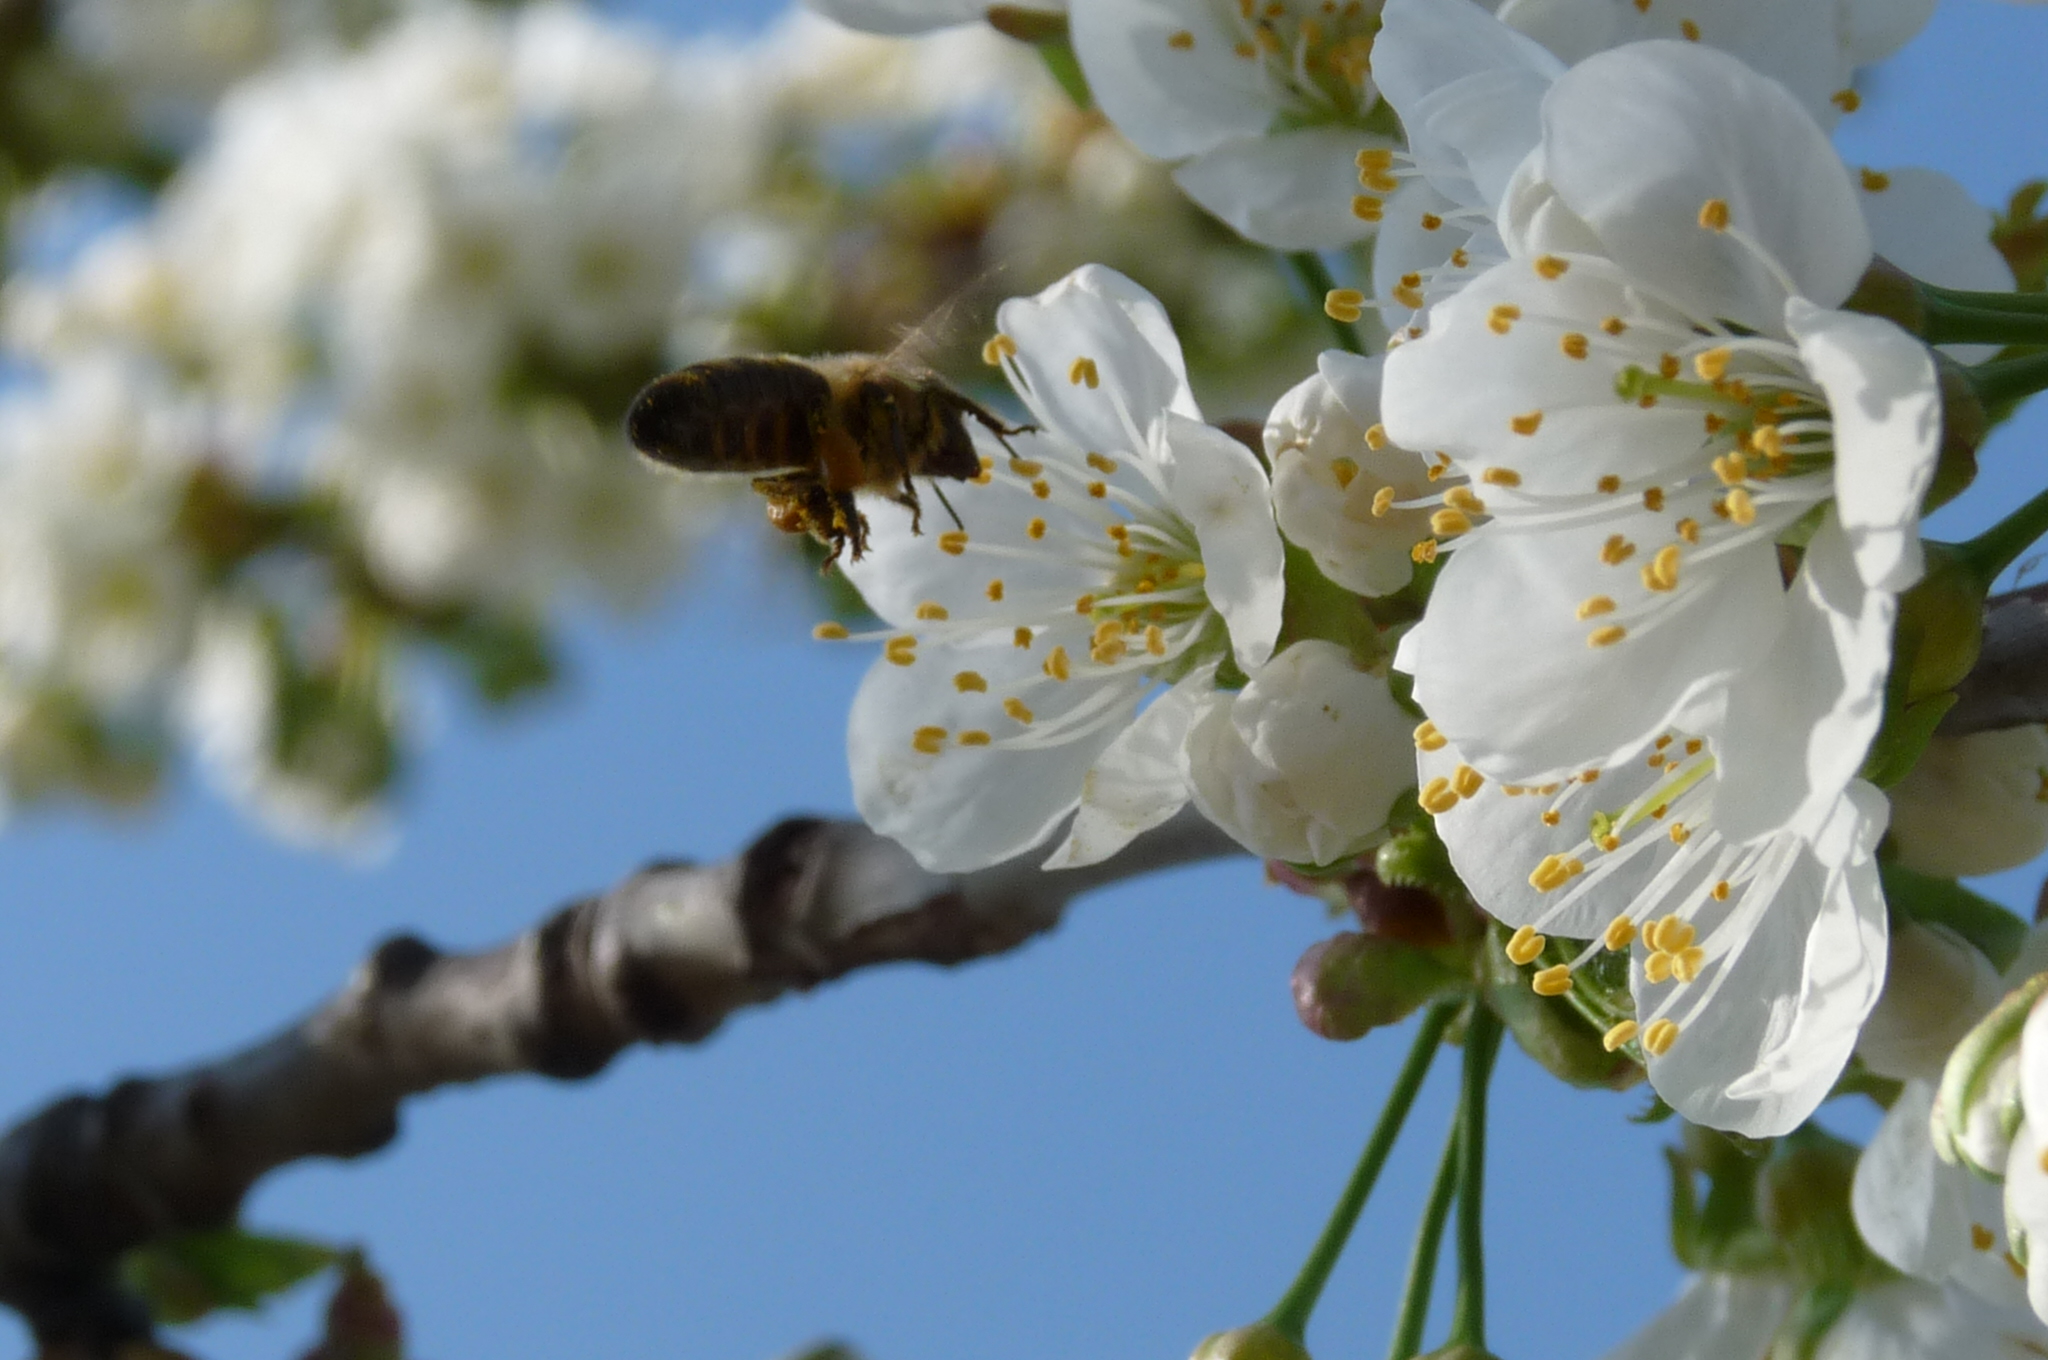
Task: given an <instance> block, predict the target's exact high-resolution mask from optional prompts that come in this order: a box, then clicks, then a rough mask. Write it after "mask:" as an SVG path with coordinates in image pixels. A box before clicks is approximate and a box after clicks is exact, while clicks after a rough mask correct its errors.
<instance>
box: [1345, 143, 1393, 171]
mask: <svg viewBox="0 0 2048 1360" xmlns="http://www.w3.org/2000/svg"><path fill="white" fill-rule="evenodd" d="M1352 160H1353V163H1354V164H1356V165H1357V166H1358V168H1359V170H1361V171H1386V170H1391V169H1393V168H1394V153H1393V152H1392V151H1391V150H1390V149H1388V148H1387V147H1384V146H1369V147H1367V148H1365V149H1364V150H1363V151H1361V152H1359V153H1358V155H1356V156H1355V157H1353V158H1352Z"/></svg>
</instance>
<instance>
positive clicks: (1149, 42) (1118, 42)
mask: <svg viewBox="0 0 2048 1360" xmlns="http://www.w3.org/2000/svg"><path fill="white" fill-rule="evenodd" d="M1219 9H1220V7H1218V6H1212V5H1209V4H1206V3H1187V0H1087V3H1085V4H1081V5H1076V6H1075V7H1074V9H1073V13H1072V16H1071V18H1070V20H1069V23H1070V24H1071V31H1072V37H1073V43H1074V55H1075V56H1076V57H1078V58H1080V61H1081V70H1082V71H1083V73H1084V74H1086V75H1087V77H1088V88H1089V91H1090V93H1092V94H1093V95H1094V96H1095V102H1096V103H1097V104H1098V105H1100V106H1101V108H1102V111H1103V112H1104V113H1105V114H1107V115H1108V116H1109V120H1110V121H1111V122H1112V123H1115V124H1116V126H1117V131H1119V132H1121V133H1123V134H1124V136H1126V137H1128V138H1130V140H1131V142H1132V144H1133V145H1135V146H1136V147H1137V148H1138V149H1139V150H1141V151H1143V152H1145V153H1146V154H1147V155H1150V156H1157V157H1160V158H1161V159H1163V160H1179V159H1180V158H1181V157H1183V156H1191V155H1194V154H1195V153H1197V152H1199V151H1206V150H1207V149H1209V148H1210V147H1212V146H1215V145H1217V144H1218V143H1220V142H1225V141H1228V140H1231V139H1232V138H1236V137H1252V136H1257V135H1258V134H1260V133H1262V132H1264V131H1265V130H1266V129H1267V127H1268V126H1269V125H1271V123H1272V122H1273V119H1274V117H1275V116H1276V115H1277V114H1278V113H1279V107H1278V105H1277V104H1276V102H1275V99H1274V95H1273V93H1272V92H1271V90H1270V89H1269V88H1268V86H1267V83H1266V78H1265V76H1264V74H1263V68H1262V66H1261V65H1260V64H1259V63H1257V62H1249V61H1244V60H1241V59H1240V58H1238V57H1237V56H1236V55H1235V54H1234V53H1233V52H1232V48H1233V47H1234V46H1235V44H1236V43H1237V41H1238V38H1237V35H1236V33H1234V32H1233V31H1232V29H1231V28H1230V27H1229V26H1228V25H1227V24H1226V23H1225V22H1224V16H1223V15H1222V14H1221V13H1220V12H1219ZM1177 33H1187V34H1188V35H1190V36H1191V37H1192V38H1193V39H1194V41H1193V42H1192V43H1191V44H1188V45H1186V46H1180V47H1176V46H1173V45H1171V44H1169V42H1168V41H1167V40H1168V39H1169V38H1171V37H1173V36H1174V35H1175V34H1177Z"/></svg>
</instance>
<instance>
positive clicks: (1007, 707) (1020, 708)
mask: <svg viewBox="0 0 2048 1360" xmlns="http://www.w3.org/2000/svg"><path fill="white" fill-rule="evenodd" d="M1003 712H1005V713H1007V714H1009V715H1010V716H1011V717H1012V718H1015V719H1016V720H1017V721H1018V722H1020V723H1023V724H1024V725H1025V726H1027V727H1028V726H1030V725H1031V720H1032V719H1033V718H1035V717H1036V716H1037V715H1036V714H1034V713H1033V712H1032V711H1031V710H1030V708H1029V707H1027V706H1026V705H1025V703H1024V701H1023V700H1022V699H1005V700H1003Z"/></svg>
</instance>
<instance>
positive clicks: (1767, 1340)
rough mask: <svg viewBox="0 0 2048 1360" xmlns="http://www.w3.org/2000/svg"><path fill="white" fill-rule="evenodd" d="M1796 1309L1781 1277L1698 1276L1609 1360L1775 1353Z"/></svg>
mask: <svg viewBox="0 0 2048 1360" xmlns="http://www.w3.org/2000/svg"><path fill="white" fill-rule="evenodd" d="M1791 1307H1792V1286H1791V1285H1790V1284H1789V1283H1787V1282H1786V1281H1784V1280H1782V1279H1780V1278H1779V1277H1777V1276H1775V1275H1695V1276H1693V1277H1692V1279H1690V1280H1688V1281H1687V1282H1686V1285H1685V1292H1684V1293H1682V1294H1680V1295H1679V1296H1678V1301H1677V1302H1676V1303H1674V1304H1672V1305H1671V1306H1670V1307H1669V1308H1666V1309H1665V1310H1664V1311H1663V1312H1661V1313H1659V1314H1658V1315H1657V1316H1656V1317H1655V1318H1654V1319H1652V1320H1651V1322H1650V1325H1649V1326H1647V1327H1645V1328H1643V1330H1641V1331H1640V1332H1637V1333H1636V1334H1635V1335H1634V1336H1632V1337H1630V1338H1629V1339H1628V1340H1626V1341H1624V1342H1622V1343H1621V1345H1619V1346H1617V1347H1615V1348H1614V1349H1613V1350H1611V1351H1609V1352H1608V1353H1607V1355H1606V1360H1752V1357H1755V1356H1761V1355H1764V1354H1766V1353H1768V1352H1769V1350H1770V1347H1771V1337H1772V1336H1773V1335H1774V1334H1775V1333H1776V1332H1777V1330H1778V1325H1779V1324H1780V1323H1782V1322H1783V1321H1784V1320H1785V1314H1786V1312H1787V1311H1788V1310H1789V1309H1790V1308H1791Z"/></svg>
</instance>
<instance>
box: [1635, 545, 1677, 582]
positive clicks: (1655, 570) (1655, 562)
mask: <svg viewBox="0 0 2048 1360" xmlns="http://www.w3.org/2000/svg"><path fill="white" fill-rule="evenodd" d="M1642 577H1643V589H1645V590H1653V591H1657V592H1659V593H1660V594H1661V593H1668V592H1670V591H1673V590H1676V589H1678V545H1677V544H1676V543H1667V544H1665V545H1664V546H1663V547H1661V548H1659V549H1657V555H1656V556H1655V557H1653V558H1651V559H1650V560H1649V561H1647V562H1645V563H1643V571H1642Z"/></svg>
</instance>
